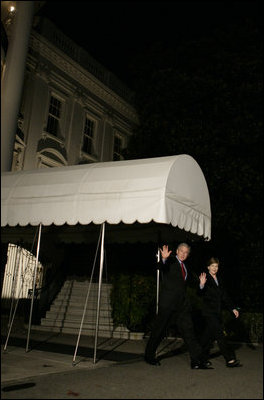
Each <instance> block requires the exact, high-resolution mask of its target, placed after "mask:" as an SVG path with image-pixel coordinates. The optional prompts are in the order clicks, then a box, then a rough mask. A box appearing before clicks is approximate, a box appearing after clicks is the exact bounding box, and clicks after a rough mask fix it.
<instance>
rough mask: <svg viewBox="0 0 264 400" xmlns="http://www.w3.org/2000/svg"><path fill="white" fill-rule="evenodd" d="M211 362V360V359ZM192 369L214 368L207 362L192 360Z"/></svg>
mask: <svg viewBox="0 0 264 400" xmlns="http://www.w3.org/2000/svg"><path fill="white" fill-rule="evenodd" d="M209 363H211V361H209ZM191 369H213V368H212V367H210V365H207V362H191Z"/></svg>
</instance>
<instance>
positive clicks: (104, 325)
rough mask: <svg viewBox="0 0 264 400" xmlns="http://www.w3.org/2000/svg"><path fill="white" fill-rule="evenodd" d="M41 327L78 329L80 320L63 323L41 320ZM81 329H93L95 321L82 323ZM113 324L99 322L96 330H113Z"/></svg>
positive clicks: (64, 321)
mask: <svg viewBox="0 0 264 400" xmlns="http://www.w3.org/2000/svg"><path fill="white" fill-rule="evenodd" d="M41 326H50V327H52V326H53V327H54V326H56V327H58V328H63V327H65V328H80V326H81V320H63V321H57V320H54V319H48V318H46V319H44V320H43V321H42V320H41ZM82 326H83V329H95V326H96V321H95V320H94V321H89V322H86V321H84V322H83V324H82ZM113 326H114V325H113V323H108V322H105V321H104V322H102V321H100V320H99V324H98V330H99V331H100V330H106V329H108V330H109V329H110V330H112V329H113Z"/></svg>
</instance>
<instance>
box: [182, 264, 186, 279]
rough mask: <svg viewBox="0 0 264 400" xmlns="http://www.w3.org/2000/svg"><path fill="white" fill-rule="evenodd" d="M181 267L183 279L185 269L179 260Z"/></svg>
mask: <svg viewBox="0 0 264 400" xmlns="http://www.w3.org/2000/svg"><path fill="white" fill-rule="evenodd" d="M181 269H182V276H183V279H184V280H185V269H184V266H183V263H182V262H181Z"/></svg>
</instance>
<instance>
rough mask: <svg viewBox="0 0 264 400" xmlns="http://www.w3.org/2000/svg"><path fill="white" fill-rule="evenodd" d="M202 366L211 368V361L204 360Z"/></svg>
mask: <svg viewBox="0 0 264 400" xmlns="http://www.w3.org/2000/svg"><path fill="white" fill-rule="evenodd" d="M204 364H205V365H206V366H207V367H211V366H212V363H211V361H209V360H206V361H205V362H204Z"/></svg>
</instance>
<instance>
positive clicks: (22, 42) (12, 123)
mask: <svg viewBox="0 0 264 400" xmlns="http://www.w3.org/2000/svg"><path fill="white" fill-rule="evenodd" d="M16 5H17V10H16V15H15V20H14V26H13V28H12V33H11V37H10V42H9V44H8V50H7V57H6V67H5V72H4V76H3V81H2V87H1V171H2V172H4V171H10V170H11V166H12V157H13V148H14V141H15V137H16V130H17V117H18V113H19V108H20V102H21V96H22V90H23V84H24V74H25V67H26V58H27V51H28V43H29V37H30V32H31V26H32V21H33V14H34V1H17V2H16Z"/></svg>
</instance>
